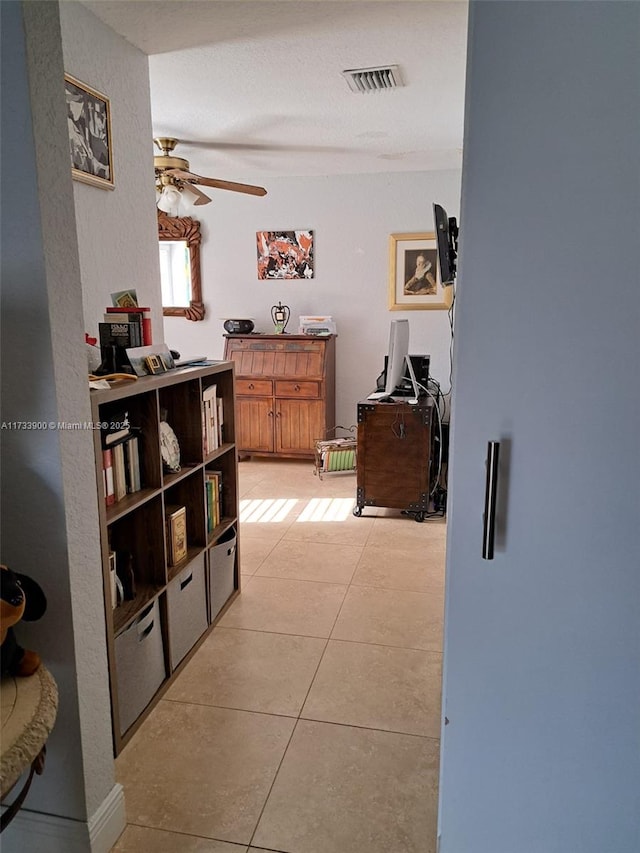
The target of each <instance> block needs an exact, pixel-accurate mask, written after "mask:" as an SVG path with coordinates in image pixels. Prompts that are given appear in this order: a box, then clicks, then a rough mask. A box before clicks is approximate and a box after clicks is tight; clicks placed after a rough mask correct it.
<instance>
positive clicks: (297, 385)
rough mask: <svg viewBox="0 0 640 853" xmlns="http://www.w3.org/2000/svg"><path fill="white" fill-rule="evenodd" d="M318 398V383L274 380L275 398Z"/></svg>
mask: <svg viewBox="0 0 640 853" xmlns="http://www.w3.org/2000/svg"><path fill="white" fill-rule="evenodd" d="M319 396H320V383H319V382H306V381H300V382H297V381H296V380H295V379H293V380H282V379H279V380H276V397H303V398H305V399H312V398H316V397H319Z"/></svg>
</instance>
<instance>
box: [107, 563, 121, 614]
mask: <svg viewBox="0 0 640 853" xmlns="http://www.w3.org/2000/svg"><path fill="white" fill-rule="evenodd" d="M117 577H118V576H117V574H116V552H115V551H109V589H110V590H111V608H112V610H115V609H116V607H117V606H118V604H119V603H120V602H119V601H118V582H117Z"/></svg>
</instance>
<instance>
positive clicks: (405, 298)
mask: <svg viewBox="0 0 640 853" xmlns="http://www.w3.org/2000/svg"><path fill="white" fill-rule="evenodd" d="M452 301H453V288H452V287H443V286H442V284H441V282H440V273H439V270H438V254H437V247H436V235H435V233H433V232H430V233H424V234H392V235H391V237H390V241H389V310H390V311H412V310H418V309H419V310H425V309H449V308H450V307H451V303H452Z"/></svg>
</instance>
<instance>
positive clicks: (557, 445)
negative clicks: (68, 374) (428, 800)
mask: <svg viewBox="0 0 640 853" xmlns="http://www.w3.org/2000/svg"><path fill="white" fill-rule="evenodd" d="M468 72H469V73H468V81H467V110H466V129H465V159H464V164H463V178H462V204H461V221H460V234H461V241H460V248H461V253H460V276H459V282H458V301H457V328H456V342H457V344H456V352H455V369H454V404H453V419H452V465H451V468H450V487H451V491H450V505H449V543H448V566H447V569H448V571H447V596H446V626H445V654H444V665H445V674H444V714H445V715H446V717H447V720H448V724H447V725H445V726H444V727H443V746H442V764H441V767H442V770H441V773H442V776H441V807H440V827H439V832H440V836H441V847H440V850H441V853H516V851H517V853H602V851H605V850H606V851H612V853H613V851H615V853H637V851H638V850H639V849H640V801H639V798H640V748H639V737H640V618H639V614H640V533H639V530H640V524H639V520H640V450H639V447H638V441H639V436H640V381H639V377H638V364H639V363H640V288H639V271H640V170H639V162H640V161H639V152H640V4H638V3H635V2H634V3H623V2H603V3H600V2H593V3H571V2H569V3H563V2H551V3H545V2H520V3H514V2H474V3H472V8H471V15H470V36H469V65H468ZM500 439H502V440H503V442H504V449H505V450H507V451H508V454H507V455H508V460H505V461H508V462H509V464H508V466H504V467H503V469H502V471H501V477H502V480H501V485H502V486H503V487H505V488H503V490H502V493H501V501H500V504H501V518H500V520H501V523H502V527H503V530H502V531H501V535H500V536H499V541H498V547H497V549H496V556H495V559H494V561H493V562H486V561H483V560H482V559H481V557H480V553H481V543H482V512H483V500H484V483H485V467H484V460H485V456H486V447H487V441H488V440H500Z"/></svg>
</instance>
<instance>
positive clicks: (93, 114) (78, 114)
mask: <svg viewBox="0 0 640 853" xmlns="http://www.w3.org/2000/svg"><path fill="white" fill-rule="evenodd" d="M64 85H65V91H66V95H67V124H68V127H69V149H70V152H71V174H72V176H73V178H74V179H75V180H77V181H83V182H84V183H85V184H94V185H95V186H98V187H102V188H103V189H110V190H112V189H113V186H114V183H113V151H112V148H111V108H110V106H109V99H108V98H107V97H105V96H104V95H102V94H101V93H100V92H98V91H96V90H95V89H92V88H91V87H90V86H87V85H86V84H85V83H81V82H80V80H76V79H75V77H71V75H70V74H65V75H64Z"/></svg>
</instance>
